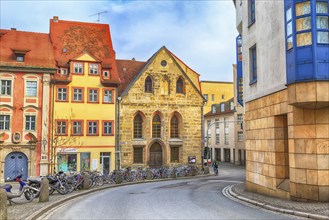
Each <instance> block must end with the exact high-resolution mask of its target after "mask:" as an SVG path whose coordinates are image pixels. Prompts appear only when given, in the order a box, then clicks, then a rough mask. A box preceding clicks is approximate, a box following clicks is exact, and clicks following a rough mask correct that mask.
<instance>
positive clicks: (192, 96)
mask: <svg viewBox="0 0 329 220" xmlns="http://www.w3.org/2000/svg"><path fill="white" fill-rule="evenodd" d="M131 62H135V61H131ZM127 65H128V64H127ZM182 65H185V64H184V63H182V62H181V61H180V62H177V58H176V57H175V56H174V55H173V54H172V53H171V52H170V51H168V50H167V49H166V48H165V47H162V48H161V49H160V50H159V51H158V52H157V53H156V54H155V55H153V56H152V58H150V59H149V61H148V62H147V63H146V64H145V66H143V67H142V69H141V70H140V71H139V72H136V76H135V77H133V78H132V82H131V83H130V85H129V86H128V87H127V88H125V90H124V91H123V93H122V94H121V102H120V106H119V108H120V109H119V114H120V148H121V151H120V152H121V166H122V167H127V166H132V167H136V166H143V167H149V166H152V165H154V164H153V163H152V161H153V160H154V158H153V157H154V155H155V153H154V152H152V146H155V145H157V146H159V145H160V148H161V150H158V151H157V155H158V157H161V158H158V159H159V161H160V163H157V164H156V165H158V166H164V165H166V166H176V165H180V164H187V163H188V157H190V156H194V157H196V163H197V164H201V118H202V105H203V102H204V99H203V97H202V95H201V93H200V88H199V85H195V84H194V83H193V81H192V80H190V78H189V77H188V75H187V74H186V72H185V71H183V69H184V68H182ZM119 66H120V67H122V69H123V70H124V71H126V70H127V69H126V67H125V66H122V65H118V68H120V67H119ZM186 67H187V66H185V68H186ZM118 71H119V74H120V69H118ZM127 71H128V70H127ZM135 71H137V70H135ZM121 74H124V73H123V72H121ZM130 74H131V73H130ZM190 74H191V73H190ZM195 74H196V73H195ZM147 77H151V79H152V86H153V91H152V92H145V81H146V78H147ZM120 78H122V79H125V78H126V77H125V76H123V75H120ZM178 79H182V81H183V92H182V93H179V92H177V90H176V87H177V86H176V82H177V81H178ZM137 114H139V115H140V116H141V117H142V121H143V122H142V137H141V138H134V119H135V116H136V115H137ZM156 114H157V115H159V116H160V118H161V122H160V124H161V135H160V137H157V138H153V137H152V120H153V118H154V116H155V115H156ZM174 115H175V116H176V117H177V118H178V128H179V129H178V130H179V132H178V133H179V135H178V137H175V138H172V137H171V126H170V125H171V119H172V117H173V116H174ZM136 147H137V148H142V159H141V161H139V162H137V163H136V161H134V149H135V148H136ZM173 147H174V148H176V149H177V147H178V149H179V158H178V159H177V158H176V160H173V158H172V152H171V151H172V149H173ZM160 152H161V153H160ZM159 161H158V162H159Z"/></svg>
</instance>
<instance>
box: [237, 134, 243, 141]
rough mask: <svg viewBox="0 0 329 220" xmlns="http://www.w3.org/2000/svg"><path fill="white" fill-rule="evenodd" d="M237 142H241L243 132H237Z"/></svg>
mask: <svg viewBox="0 0 329 220" xmlns="http://www.w3.org/2000/svg"><path fill="white" fill-rule="evenodd" d="M238 141H239V142H241V141H243V132H242V131H239V132H238Z"/></svg>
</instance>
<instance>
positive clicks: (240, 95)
mask: <svg viewBox="0 0 329 220" xmlns="http://www.w3.org/2000/svg"><path fill="white" fill-rule="evenodd" d="M236 90H237V93H236V94H237V101H238V103H239V104H240V105H241V106H243V73H242V37H241V35H239V36H238V37H237V38H236Z"/></svg>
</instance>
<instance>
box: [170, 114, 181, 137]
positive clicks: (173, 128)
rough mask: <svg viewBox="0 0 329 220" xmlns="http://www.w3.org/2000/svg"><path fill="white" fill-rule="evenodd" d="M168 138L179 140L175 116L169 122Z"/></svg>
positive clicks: (177, 123)
mask: <svg viewBox="0 0 329 220" xmlns="http://www.w3.org/2000/svg"><path fill="white" fill-rule="evenodd" d="M170 137H171V138H179V121H178V117H177V116H176V115H174V116H173V117H172V118H171V120H170Z"/></svg>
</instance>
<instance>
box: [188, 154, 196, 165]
mask: <svg viewBox="0 0 329 220" xmlns="http://www.w3.org/2000/svg"><path fill="white" fill-rule="evenodd" d="M188 163H189V164H195V163H196V156H189V157H188Z"/></svg>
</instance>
